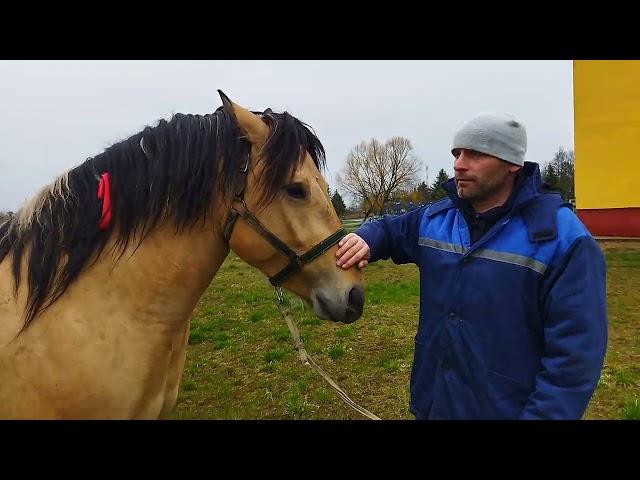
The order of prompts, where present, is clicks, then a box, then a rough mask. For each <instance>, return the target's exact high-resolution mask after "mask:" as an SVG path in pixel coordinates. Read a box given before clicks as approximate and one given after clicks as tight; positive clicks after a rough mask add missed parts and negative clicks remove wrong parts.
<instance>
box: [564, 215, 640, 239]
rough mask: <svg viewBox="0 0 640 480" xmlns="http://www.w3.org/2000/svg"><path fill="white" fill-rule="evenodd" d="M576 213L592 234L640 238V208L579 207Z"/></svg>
mask: <svg viewBox="0 0 640 480" xmlns="http://www.w3.org/2000/svg"><path fill="white" fill-rule="evenodd" d="M576 214H577V215H578V218H579V219H580V221H581V222H582V223H584V225H585V227H587V229H588V230H589V231H590V232H591V235H594V236H605V237H638V238H640V208H602V209H578V210H577V211H576Z"/></svg>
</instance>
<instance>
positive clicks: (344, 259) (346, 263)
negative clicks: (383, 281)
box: [336, 233, 370, 269]
mask: <svg viewBox="0 0 640 480" xmlns="http://www.w3.org/2000/svg"><path fill="white" fill-rule="evenodd" d="M338 247H339V248H338V251H337V252H336V257H337V258H338V260H337V262H336V264H337V265H338V266H339V267H342V268H344V269H347V268H351V267H352V266H353V265H357V266H358V268H361V269H362V268H364V267H366V266H367V265H368V264H369V256H370V251H369V245H367V242H365V241H364V240H363V239H362V238H360V237H359V236H358V235H356V234H355V233H348V234H347V235H345V237H344V238H343V239H342V240H340V242H339V243H338Z"/></svg>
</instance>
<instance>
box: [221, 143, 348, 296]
mask: <svg viewBox="0 0 640 480" xmlns="http://www.w3.org/2000/svg"><path fill="white" fill-rule="evenodd" d="M250 155H251V152H249V153H248V154H247V158H246V159H245V161H244V163H243V164H242V165H241V166H240V172H241V173H242V174H243V177H244V178H243V181H242V184H241V185H242V187H241V190H240V191H239V192H237V193H236V194H235V196H234V198H233V201H232V203H231V213H230V214H229V217H228V218H227V223H226V224H225V227H224V231H223V238H224V240H225V241H226V242H227V243H229V239H230V238H231V233H232V232H233V228H234V226H235V224H236V220H237V219H238V217H242V218H243V219H244V220H245V221H246V222H247V224H249V226H251V227H252V228H253V229H254V230H255V231H256V232H258V233H259V234H260V235H262V237H264V238H265V239H266V240H267V241H268V242H269V243H270V244H271V246H272V247H273V248H275V249H276V250H278V251H279V252H280V253H282V254H283V255H284V256H286V257H287V258H288V259H289V263H288V264H287V265H286V266H285V267H284V268H283V269H282V270H280V271H279V272H278V273H276V274H275V275H274V276H273V277H270V278H269V282H271V285H273V286H278V285H280V284H281V283H282V282H283V281H284V280H285V279H286V278H287V277H288V276H289V275H291V274H293V273H295V272H297V271H298V270H300V269H301V268H302V267H303V266H304V265H306V264H307V263H310V262H312V261H313V260H314V259H316V258H318V257H319V256H320V255H322V254H323V253H324V252H326V251H327V250H329V249H330V248H331V247H333V246H334V245H335V244H336V243H338V242H339V241H340V240H341V239H342V237H344V236H345V235H346V234H347V231H346V230H345V229H344V228H340V229H339V230H338V231H336V232H335V233H333V234H331V235H329V236H328V237H327V238H325V239H324V240H322V241H321V242H319V243H317V244H316V245H314V246H313V247H312V248H311V249H310V250H308V251H307V252H306V253H303V254H302V255H298V254H297V253H296V252H294V251H293V250H291V249H290V248H289V247H288V246H287V245H286V244H285V243H284V242H283V241H282V240H280V239H279V238H278V237H277V236H276V235H274V234H273V233H271V232H270V231H269V229H268V228H267V227H265V226H264V225H262V224H261V223H260V221H259V220H258V219H257V218H256V216H255V215H254V214H253V213H251V211H250V210H249V208H248V207H247V204H246V203H245V201H244V189H245V185H246V174H247V169H248V168H249V158H250ZM234 204H239V205H240V206H241V208H240V209H236V207H235V206H234Z"/></svg>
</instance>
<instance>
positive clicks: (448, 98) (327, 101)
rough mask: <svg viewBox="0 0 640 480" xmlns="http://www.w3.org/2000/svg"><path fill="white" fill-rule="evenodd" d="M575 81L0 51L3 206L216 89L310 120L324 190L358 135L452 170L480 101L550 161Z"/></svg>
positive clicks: (546, 75) (493, 70)
mask: <svg viewBox="0 0 640 480" xmlns="http://www.w3.org/2000/svg"><path fill="white" fill-rule="evenodd" d="M572 81H573V79H572V62H571V61H530V60H528V61H479V60H475V61H351V60H349V61H347V60H340V61H318V60H312V61H311V60H310V61H265V60H260V61H244V60H243V61H239V60H238V61H228V60H225V61H133V60H129V61H79V60H78V61H0V210H13V211H15V210H17V209H18V208H19V207H20V206H22V204H23V203H24V202H25V200H26V199H28V198H30V197H31V196H32V195H34V194H35V193H36V192H37V191H38V190H39V189H40V188H41V187H42V186H44V185H45V184H48V183H50V182H51V181H52V180H53V179H54V178H55V177H57V176H58V175H59V174H61V173H62V172H63V171H65V170H67V169H69V168H71V167H74V166H76V165H78V164H80V163H82V162H83V161H84V160H85V159H86V158H87V157H90V156H95V155H97V154H98V153H101V152H102V151H103V150H104V149H105V148H106V147H108V146H109V145H111V144H113V143H116V142H118V141H120V140H123V139H125V138H127V137H128V136H130V135H132V134H135V133H137V132H139V131H140V130H142V129H143V128H144V127H145V126H146V125H151V126H154V125H155V124H156V123H157V121H158V120H159V119H161V118H166V119H169V118H170V116H171V115H172V114H173V113H177V112H180V113H194V114H196V113H199V114H205V113H211V112H213V111H214V110H215V109H216V108H218V107H219V106H220V105H221V102H220V98H219V96H218V94H217V92H216V89H221V90H222V91H224V92H225V93H226V94H227V95H228V96H229V97H230V98H231V99H232V100H233V101H235V102H236V103H239V104H240V105H242V106H244V107H247V108H249V109H252V110H264V109H265V108H267V107H271V108H272V109H273V110H274V111H277V112H281V111H283V110H287V111H288V112H289V113H291V114H292V115H294V116H296V117H298V118H299V119H300V120H302V121H303V122H305V123H307V124H309V125H310V126H311V127H313V129H314V130H315V131H316V133H317V134H318V136H319V138H320V140H321V141H322V143H323V144H324V146H325V149H326V152H327V160H328V167H329V168H328V171H327V181H328V182H329V184H330V186H331V187H332V189H333V188H334V187H335V186H336V184H335V176H336V174H337V173H339V172H340V171H341V169H342V168H343V166H344V161H345V158H346V156H347V155H348V153H349V151H350V150H351V149H352V148H353V147H354V146H355V145H356V144H358V143H359V142H361V141H362V140H369V139H371V138H376V139H378V140H381V141H385V140H387V139H388V138H390V137H392V136H396V135H399V136H403V137H406V138H408V139H409V140H410V141H411V143H412V144H413V147H414V154H415V155H416V156H417V157H418V158H419V159H420V160H422V161H423V163H424V165H427V166H428V167H429V173H428V180H429V182H430V183H431V182H433V181H434V179H435V177H436V174H437V171H438V170H439V169H440V168H444V169H446V171H447V172H448V173H449V174H450V175H452V174H453V164H452V156H451V153H450V142H451V138H452V136H453V134H454V132H455V130H456V129H457V128H459V127H460V126H461V125H462V124H463V123H464V122H465V121H466V120H468V119H469V118H471V117H472V116H474V115H476V114H477V113H480V112H484V111H504V112H509V113H511V114H513V115H515V116H516V118H518V119H519V120H520V121H522V122H523V123H524V125H525V127H526V129H527V134H528V143H529V147H528V152H527V155H526V158H527V159H528V160H531V161H536V162H539V163H546V162H547V161H549V160H551V158H552V157H553V154H554V152H555V151H557V149H558V148H559V147H561V146H562V147H563V148H565V149H573V97H572V95H573V89H572ZM425 170H426V169H424V168H423V169H422V171H421V177H422V179H424V178H425V175H426V173H425Z"/></svg>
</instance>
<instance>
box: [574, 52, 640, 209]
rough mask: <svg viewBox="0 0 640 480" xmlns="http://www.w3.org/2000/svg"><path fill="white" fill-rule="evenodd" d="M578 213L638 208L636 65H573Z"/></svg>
mask: <svg viewBox="0 0 640 480" xmlns="http://www.w3.org/2000/svg"><path fill="white" fill-rule="evenodd" d="M573 97H574V120H575V122H574V143H575V174H574V175H575V189H576V207H577V208H621V207H640V61H634V60H630V61H627V60H624V61H622V60H575V61H574V62H573Z"/></svg>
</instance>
